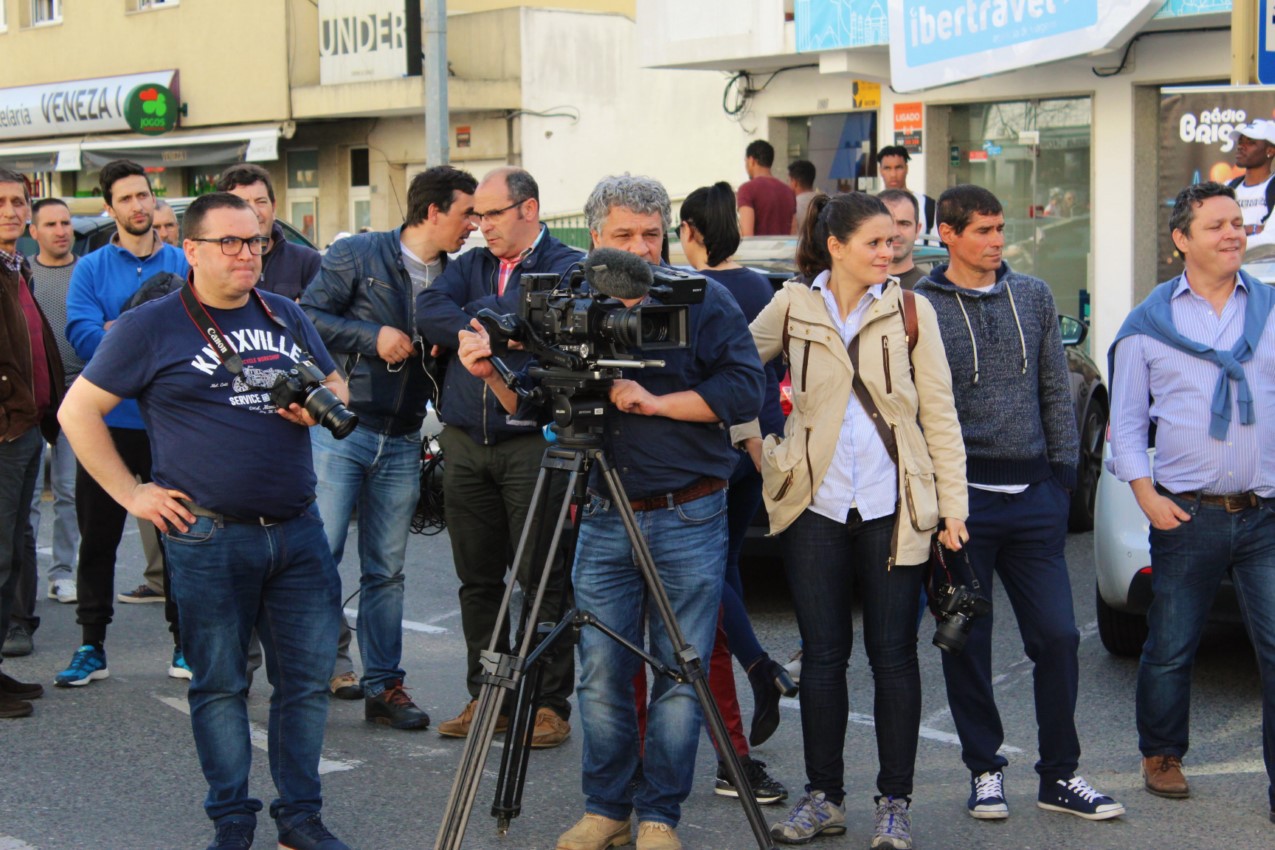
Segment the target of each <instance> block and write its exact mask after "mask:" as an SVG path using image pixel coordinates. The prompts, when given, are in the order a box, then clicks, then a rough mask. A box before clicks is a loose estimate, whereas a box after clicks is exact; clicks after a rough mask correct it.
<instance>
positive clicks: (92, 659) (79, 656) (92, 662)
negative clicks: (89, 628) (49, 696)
mask: <svg viewBox="0 0 1275 850" xmlns="http://www.w3.org/2000/svg"><path fill="white" fill-rule="evenodd" d="M109 675H111V671H110V670H107V669H106V650H105V649H96V648H94V647H93V645H92V644H88V643H86V644H84V646H81V647H80V648H79V649H77V650H75V655H72V656H71V666H70V667H67V668H66V669H65V670H63V671H62V672H61V673H59V674H58V675H57V678H55V679H54V680H53V684H55V685H57V686H58V687H59V688H78V687H80V686H81V685H87V684H88V683H89V682H92V681H93V680H95V679H105V678H106V677H107V676H109Z"/></svg>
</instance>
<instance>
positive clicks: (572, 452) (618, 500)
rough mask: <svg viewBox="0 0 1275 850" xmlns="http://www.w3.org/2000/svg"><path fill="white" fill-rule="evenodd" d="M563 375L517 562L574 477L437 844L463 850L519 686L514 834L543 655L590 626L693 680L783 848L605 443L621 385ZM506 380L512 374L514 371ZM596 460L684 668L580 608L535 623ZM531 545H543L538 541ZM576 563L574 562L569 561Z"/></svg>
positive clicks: (499, 660)
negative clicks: (501, 724)
mask: <svg viewBox="0 0 1275 850" xmlns="http://www.w3.org/2000/svg"><path fill="white" fill-rule="evenodd" d="M502 365H503V364H502ZM564 371H565V370H559V369H546V370H537V372H538V373H539V374H537V377H540V378H541V380H542V385H541V388H542V389H547V390H549V392H550V393H551V394H552V396H551V397H552V399H553V409H554V416H555V420H556V421H557V423H558V424H557V428H556V430H557V433H558V439H557V442H556V443H555V444H553V445H550V446H549V447H548V448H547V449H546V450H545V454H544V458H543V460H542V461H541V465H540V473H539V475H538V476H537V478H536V486H535V490H534V491H533V493H532V499H531V506H530V508H529V510H528V513H527V519H526V521H525V523H524V524H523V528H522V534H521V536H520V537H519V540H518V549H517V552H516V553H515V555H514V561H513V563H514V564H515V565H517V564H520V563H522V557H523V554H524V552H525V551H527V547H528V545H529V541H531V540H532V539H533V535H534V534H535V533H538V532H542V531H543V528H541V527H540V524H541V522H542V520H543V519H544V518H545V517H546V516H547V514H546V511H548V510H550V509H551V506H550V505H549V504H547V503H548V501H549V493H550V491H551V488H550V486H549V479H550V477H552V476H555V475H557V476H561V475H564V474H565V475H566V476H567V481H566V491H565V494H564V496H563V499H562V503H561V504H560V505H559V506H558V507H557V519H556V523H555V525H554V528H553V536H552V539H551V542H550V546H549V549H548V553H547V556H546V558H545V564H544V569H543V570H542V572H541V573H540V577H539V581H538V582H537V586H536V589H535V595H534V597H533V598H532V599H531V601H530V603H529V604H527V605H526V606H525V608H524V615H523V630H522V638H521V640H520V642H519V646H518V654H517V655H508V654H501V653H498V652H496V640H497V636H495V635H493V637H492V641H491V644H490V645H489V646H488V648H487V650H486V651H485V652H483V653H482V665H483V670H484V675H483V684H482V686H481V688H480V690H479V695H478V705H477V707H476V709H475V712H474V717H473V722H472V724H471V725H470V730H469V736H468V738H467V739H466V741H465V750H464V753H463V754H462V756H461V762H460V766H459V768H458V769H457V771H456V778H455V780H454V782H453V783H452V789H451V793H450V795H449V796H448V799H447V807H446V809H445V811H444V813H443V822H442V826H441V827H440V829H439V832H438V839H437V841H436V842H435V844H434V848H435V850H460V847H461V843H462V841H463V840H464V837H465V829H466V826H467V825H468V823H469V815H470V813H471V811H472V810H473V806H474V799H475V797H476V796H477V794H478V786H479V783H480V782H481V780H482V772H483V766H484V765H485V763H486V760H487V753H488V752H489V751H490V748H491V742H492V738H493V737H494V736H495V734H496V724H497V722H498V720H499V716H500V709H501V706H502V704H503V702H504V699H505V697H506V695H507V694H508V693H509V692H511V691H513V692H516V697H515V701H514V710H513V716H512V717H511V718H510V723H509V729H508V732H507V733H506V737H505V748H504V753H503V755H502V756H501V763H500V773H499V775H498V777H497V780H496V786H497V787H496V798H495V801H494V802H493V804H492V816H493V817H495V818H496V827H497V830H498V831H499V832H500V834H501V835H504V834H505V833H506V832H507V831H508V828H509V822H510V820H511V819H512V818H515V817H517V816H518V815H519V813H520V812H521V806H522V789H523V785H524V782H525V780H526V775H527V761H528V757H529V756H530V746H529V744H530V741H531V733H532V727H533V726H534V722H535V711H536V708H535V703H536V700H537V699H538V697H539V691H540V679H541V670H542V667H543V660H542V659H543V658H544V656H545V655H546V654H547V653H549V652H553V651H555V649H556V651H566V652H570V651H571V644H570V643H569V642H566V641H564V637H565V636H567V635H568V633H572V634H574V633H576V632H578V631H579V629H581V628H583V627H585V626H591V627H593V628H595V629H598V630H599V631H600V632H602V633H603V634H605V635H606V636H607V637H609V638H611V639H612V640H614V641H615V642H616V643H618V644H620V645H621V646H623V647H624V648H626V649H628V650H629V651H630V652H632V653H634V654H635V655H637V656H639V657H640V658H641V659H642V660H643V661H645V662H646V663H647V664H649V665H650V666H651V668H652V669H653V670H654V671H655V672H656V674H657V675H663V676H669V677H670V678H672V679H674V680H675V681H677V682H678V683H688V684H690V685H691V686H692V687H693V689H694V690H695V696H696V698H697V699H698V700H699V704H700V708H701V710H702V711H703V714H704V718H705V720H706V721H707V724H708V730H709V733H710V734H711V735H712V738H713V742H714V743H715V744H716V745H717V752H718V756H719V757H720V758H721V759H722V760H723V762H724V764H725V767H726V774H727V776H729V777H730V781H731V782H732V784H734V786H735V787H736V788H739V789H740V790H741V793H740V795H739V802H740V804H741V805H742V806H743V807H744V815H745V816H746V817H747V819H748V824H749V826H750V827H751V829H752V831H753V837H754V838H755V839H756V841H757V846H758V847H759V848H761V849H762V850H774V843H773V842H772V841H771V837H770V832H769V830H768V829H767V827H766V823H765V821H764V820H763V819H762V816H761V809H760V808H759V807H758V805H757V801H756V799H754V797H753V796H752V794H750V793H748V790H747V789H749V788H750V787H751V786H750V785H749V783H748V779H747V777H746V776H745V774H744V769H743V765H742V764H741V762H740V760H739V757H738V755H736V753H735V749H734V747H732V746H731V743H730V739H729V738H728V737H727V733H726V724H725V722H724V721H723V720H722V715H721V712H720V711H719V710H718V708H717V703H716V702H715V701H714V700H713V696H712V694H711V693H710V692H709V689H708V675H707V669H706V667H705V665H704V663H703V662H702V660H701V659H700V657H699V654H698V653H697V652H696V650H695V648H694V647H692V646H691V645H690V644H688V643H687V642H686V638H685V636H684V635H683V634H682V630H681V628H680V627H679V626H678V624H677V620H676V618H675V617H674V614H673V606H672V604H671V603H670V602H669V598H668V595H667V593H666V592H665V590H664V585H663V584H662V583H661V582H660V577H659V573H658V572H657V571H656V569H655V563H654V561H653V560H652V557H651V552H650V549H649V548H648V547H647V544H646V540H645V539H644V538H643V537H642V533H641V531H640V530H639V529H638V525H637V519H636V517H635V516H634V513H633V509H632V507H631V506H630V504H629V499H628V496H627V495H626V494H625V492H624V486H623V485H622V484H621V482H620V477H619V474H618V473H617V472H616V471H615V469H614V467H612V466H611V464H610V462H609V461H608V460H607V457H606V453H605V451H604V450H603V448H602V437H601V432H602V427H601V421H602V415H603V413H604V411H605V409H606V406H607V405H608V404H609V401H607V399H608V395H609V393H608V391H609V388H610V386H611V383H612V381H611V378H610V377H607V376H605V375H603V374H599V373H596V372H595V373H591V374H590V375H582V374H580V373H578V372H575V373H572V372H566V374H564ZM533 374H535V373H533ZM506 380H507V381H508V380H509V377H508V376H506ZM595 464H596V465H597V467H598V469H599V470H600V472H601V475H602V480H603V481H604V482H605V485H606V490H607V492H606V495H607V497H608V498H610V500H611V503H612V504H613V505H614V506H615V508H616V509H617V510H618V511H619V513H620V517H621V519H622V521H623V522H624V527H625V530H626V531H627V532H628V537H629V541H630V543H631V544H632V547H633V552H634V554H635V556H636V561H637V564H638V569H639V570H640V571H641V573H642V578H643V580H644V582H645V584H646V588H647V592H648V594H649V596H650V599H651V604H652V605H653V606H654V609H655V612H656V613H657V614H658V615H659V617H660V620H661V621H662V623H663V624H664V628H665V631H666V632H667V634H668V636H669V640H670V642H671V643H672V645H673V646H674V647H676V648H677V649H676V652H675V655H676V657H677V667H676V668H672V667H669V666H668V665H666V664H664V663H663V662H661V661H660V660H659V659H657V658H655V657H654V656H652V655H650V654H649V653H647V652H646V651H645V650H643V649H642V647H640V646H637V645H635V644H634V643H632V642H630V641H629V640H627V639H626V638H624V637H623V636H622V635H620V634H618V633H617V632H615V631H614V630H613V629H612V628H610V627H609V626H607V624H606V623H603V622H601V621H600V620H598V618H597V617H595V616H594V615H593V614H590V613H589V612H587V611H579V610H576V609H574V608H573V609H571V610H569V611H566V612H564V613H563V614H562V617H561V618H560V619H559V621H558V622H557V624H551V623H545V624H540V625H535V624H537V622H538V619H537V618H538V617H539V614H540V606H541V602H542V601H543V598H544V595H545V590H546V588H547V587H548V584H549V579H550V570H551V567H552V565H553V563H554V558H555V556H556V555H557V554H558V553H559V552H560V551H561V549H562V546H563V531H564V528H565V527H566V524H567V518H568V516H569V513H570V508H571V506H572V505H573V504H574V505H576V506H577V507H578V508H580V507H583V505H584V500H585V495H586V487H587V483H588V480H589V473H590V470H591V469H592V468H593V466H594V465H595ZM530 551H535V547H534V545H533V548H532V549H531V550H530ZM568 554H569V553H568ZM567 563H568V568H569V567H570V561H568V562H567ZM513 585H514V582H513V575H511V576H510V580H509V582H508V583H507V584H506V586H505V595H504V598H503V599H502V600H501V603H500V611H499V613H498V614H497V617H496V622H497V623H503V622H505V618H506V617H507V616H508V612H509V605H510V599H511V597H512V594H513ZM533 626H535V627H533ZM560 644H561V645H560ZM706 649H707V648H706Z"/></svg>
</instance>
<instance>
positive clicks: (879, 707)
mask: <svg viewBox="0 0 1275 850" xmlns="http://www.w3.org/2000/svg"><path fill="white" fill-rule="evenodd" d="M850 516H851V520H850V521H849V522H844V523H842V522H836V521H834V520H831V519H828V518H827V517H824V516H820V515H819V514H817V513H815V512H814V511H811V510H807V511H806V512H805V513H803V514H802V515H801V516H799V517H797V519H796V521H794V522H793V524H792V525H790V526H789V527H788V529H787V530H786V531H785V532H784V569H785V571H786V572H787V574H788V584H789V586H790V587H791V589H792V601H793V607H794V608H795V609H796V612H797V627H798V629H799V630H800V631H801V646H802V655H801V697H800V698H801V738H802V743H803V745H804V747H805V755H806V779H807V781H808V784H807V785H806V790H807V791H823V792H824V793H825V794H827V795H828V798H829V799H830V800H832V801H834V802H837V803H840V802H841V800H842V799H843V798H844V797H845V762H844V758H843V754H842V751H843V750H844V749H845V740H846V722H847V717H848V715H849V712H850V698H849V693H848V686H847V684H846V669H847V667H848V666H849V661H850V650H851V648H852V646H853V644H854V617H853V615H852V613H851V612H852V607H851V606H852V604H853V602H854V589H855V586H856V584H857V585H858V588H859V592H860V593H861V594H862V596H863V643H864V646H865V648H866V649H867V652H868V663H869V664H870V665H871V667H872V681H873V684H874V689H875V692H876V695H875V699H874V701H873V718H874V720H875V721H876V733H877V759H878V762H879V764H880V770H879V771H878V773H877V790H878V791H880V792H881V793H882V794H888V795H891V796H894V797H907V796H909V795H910V794H911V793H912V774H913V770H914V768H915V766H916V741H917V733H918V730H919V729H920V726H921V671H920V668H919V667H918V665H917V661H916V608H917V599H918V598H919V594H920V589H921V571H922V570H921V567H920V566H900V565H897V564H896V565H895V566H894V567H893V568H892V569H889V570H887V569H886V562H887V561H888V560H889V557H890V537H891V533H892V531H893V527H894V516H893V515H891V516H886V517H881V518H879V519H874V520H870V521H868V522H863V521H861V520H860V519H859V514H858V512H857V511H851V513H850Z"/></svg>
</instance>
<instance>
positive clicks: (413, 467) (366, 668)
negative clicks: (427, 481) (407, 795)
mask: <svg viewBox="0 0 1275 850" xmlns="http://www.w3.org/2000/svg"><path fill="white" fill-rule="evenodd" d="M310 433H311V434H312V435H313V441H312V442H313V447H314V471H315V474H316V475H317V476H318V479H319V480H318V484H317V485H316V487H315V493H316V495H317V496H318V502H317V503H318V506H319V515H320V516H322V517H323V527H324V528H325V529H326V530H327V535H328V545H329V547H330V548H331V551H332V559H333V560H334V561H336V562H337V563H338V564H339V563H341V556H342V554H344V552H345V536H346V533H347V532H348V531H349V528H350V516H351V514H352V513H353V510H354V505H355V504H356V503H357V504H358V506H359V616H358V623H357V629H358V635H359V655H360V657H361V658H362V659H363V693H364V694H365V695H366V696H368V697H375V696H377V695H378V694H380V693H381V692H382V691H384V690H385V689H386V687H388V686H389V685H390V683H391V682H394V681H402V679H403V678H404V675H405V674H404V672H403V668H402V667H401V666H400V664H401V662H402V658H403V559H404V557H405V555H406V553H407V535H408V532H409V530H410V528H411V522H412V514H413V513H415V512H416V500H417V496H418V495H419V493H420V482H421V436H420V434H419V433H415V432H413V433H411V434H404V435H402V436H397V437H391V436H389V435H387V434H380V433H377V432H376V431H372V430H369V429H367V428H363V427H358V428H355V429H354V431H352V432H351V433H350V435H349V436H348V437H346V438H345V439H344V440H338V439H336V438H335V437H333V436H332V435H331V434H330V433H329V432H328V430H327V429H326V428H311V429H310Z"/></svg>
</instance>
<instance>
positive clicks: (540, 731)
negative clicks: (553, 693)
mask: <svg viewBox="0 0 1275 850" xmlns="http://www.w3.org/2000/svg"><path fill="white" fill-rule="evenodd" d="M570 734H571V724H570V723H568V722H567V721H565V720H563V719H562V718H561V717H559V716H558V713H557V712H556V711H554V710H553V709H552V708H541V709H538V710H537V711H536V725H535V727H534V728H533V729H532V730H531V748H532V749H533V750H547V749H549V748H550V747H556V746H558V745H559V744H561V743H562V742H563V741H565V740H567V737H568V736H569V735H570Z"/></svg>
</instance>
